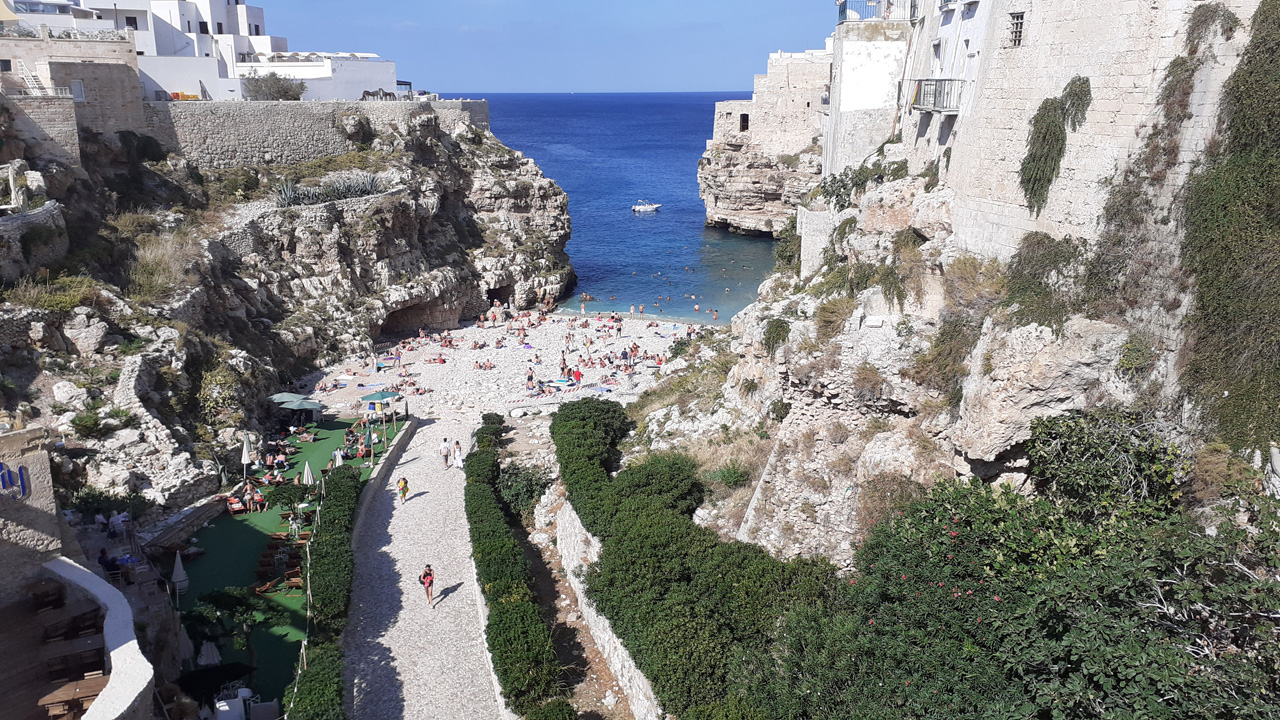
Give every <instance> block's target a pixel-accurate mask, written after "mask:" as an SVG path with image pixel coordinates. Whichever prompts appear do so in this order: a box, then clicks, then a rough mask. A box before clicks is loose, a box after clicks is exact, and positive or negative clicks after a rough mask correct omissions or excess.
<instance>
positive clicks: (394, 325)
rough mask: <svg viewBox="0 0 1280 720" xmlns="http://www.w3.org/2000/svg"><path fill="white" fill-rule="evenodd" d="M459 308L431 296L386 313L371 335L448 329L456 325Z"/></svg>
mask: <svg viewBox="0 0 1280 720" xmlns="http://www.w3.org/2000/svg"><path fill="white" fill-rule="evenodd" d="M458 315H459V310H458V309H457V308H451V307H449V306H448V305H446V304H445V303H444V302H442V301H441V300H440V298H431V299H429V300H422V301H420V302H416V303H414V304H412V305H407V306H405V307H402V308H400V309H399V310H393V311H391V312H390V313H388V314H387V317H386V318H385V319H384V320H383V321H382V324H381V325H379V326H377V327H376V328H374V332H373V333H371V334H372V335H373V337H375V338H377V337H383V336H387V337H408V336H415V335H417V334H418V330H420V329H425V330H448V329H452V328H456V327H458Z"/></svg>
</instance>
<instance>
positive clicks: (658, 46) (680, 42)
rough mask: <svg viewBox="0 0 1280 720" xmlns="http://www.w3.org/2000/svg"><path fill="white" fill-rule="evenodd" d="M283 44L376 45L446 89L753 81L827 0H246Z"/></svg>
mask: <svg viewBox="0 0 1280 720" xmlns="http://www.w3.org/2000/svg"><path fill="white" fill-rule="evenodd" d="M250 3H251V4H254V5H260V6H262V7H263V8H264V10H265V12H266V25H267V31H268V32H270V33H271V34H273V35H283V36H285V37H287V38H288V39H289V49H290V50H295V51H297V50H302V51H342V52H374V53H378V54H379V55H382V56H383V57H384V58H386V59H389V60H395V61H396V65H397V67H396V70H397V73H398V74H399V76H400V79H401V80H411V81H412V82H413V86H414V89H417V90H429V91H431V92H441V93H476V94H479V93H503V92H694V91H726V90H750V89H751V82H752V76H753V75H756V74H763V73H764V71H765V62H766V59H767V57H768V55H769V53H771V52H774V51H777V50H785V51H788V52H799V51H802V50H807V49H816V48H821V47H822V46H823V41H824V39H825V38H826V37H827V36H828V35H830V34H831V32H832V31H833V30H834V29H835V24H836V6H835V3H834V2H833V0H737V1H736V2H734V1H731V0H642V1H638V2H609V1H608V0H590V1H589V0H250Z"/></svg>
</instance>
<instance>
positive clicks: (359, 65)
mask: <svg viewBox="0 0 1280 720" xmlns="http://www.w3.org/2000/svg"><path fill="white" fill-rule="evenodd" d="M3 1H5V2H10V1H11V0H3ZM16 9H18V12H16V17H17V18H18V19H19V20H20V21H22V22H23V23H25V24H27V26H28V27H31V28H36V27H38V26H39V25H41V24H44V25H48V26H49V27H50V28H53V30H54V32H55V34H57V33H61V32H64V31H78V32H81V33H89V32H99V31H107V32H113V31H124V30H130V31H132V33H133V42H134V50H135V52H136V53H137V56H138V67H139V69H140V71H141V74H142V83H143V90H144V92H145V95H146V97H147V99H150V100H169V99H184V100H185V99H192V100H195V99H199V100H240V99H243V98H244V91H243V80H244V79H245V78H248V77H253V76H255V75H266V74H267V73H271V72H274V73H276V74H278V75H282V76H284V77H288V78H294V79H298V80H303V81H305V82H306V83H307V91H306V93H305V95H304V96H303V99H304V100H358V99H359V98H360V97H361V94H362V93H363V92H364V91H366V90H379V89H383V90H386V91H387V92H393V93H394V92H396V85H397V84H396V65H395V63H394V62H389V61H385V60H383V59H382V58H380V57H379V56H377V55H375V54H373V53H351V52H290V51H289V41H288V39H287V38H284V37H281V36H279V35H271V34H269V33H268V31H267V21H266V16H265V13H264V12H263V10H262V8H260V7H257V6H254V5H246V4H245V2H244V0H56V1H55V0H40V1H37V0H29V1H22V0H19V2H18V3H17V6H16ZM23 10H25V12H24V11H23Z"/></svg>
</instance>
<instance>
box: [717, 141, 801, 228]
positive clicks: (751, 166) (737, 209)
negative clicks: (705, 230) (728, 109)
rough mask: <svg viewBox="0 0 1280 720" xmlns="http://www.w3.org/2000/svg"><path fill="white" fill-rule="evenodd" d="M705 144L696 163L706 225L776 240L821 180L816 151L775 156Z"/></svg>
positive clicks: (745, 148)
mask: <svg viewBox="0 0 1280 720" xmlns="http://www.w3.org/2000/svg"><path fill="white" fill-rule="evenodd" d="M710 145H711V147H709V148H708V149H707V151H706V153H704V154H703V156H702V159H701V160H699V161H698V187H699V192H700V194H701V195H702V201H703V202H704V203H705V204H706V206H707V224H708V225H714V226H718V227H724V228H728V229H729V230H732V231H734V232H741V233H748V234H762V235H774V236H777V234H778V233H780V232H782V230H783V229H784V228H786V226H787V223H788V222H789V221H790V220H791V218H792V217H793V216H794V215H795V209H796V207H798V206H799V205H801V204H803V203H804V201H805V198H806V197H808V195H809V193H810V192H812V191H813V189H814V188H816V187H817V186H818V183H819V182H820V181H821V180H822V155H821V154H820V152H801V153H799V154H797V155H788V156H781V157H780V156H777V155H771V154H768V153H765V152H762V151H760V150H759V149H758V148H756V147H755V146H752V145H737V144H734V143H729V142H723V143H717V142H714V141H713V142H712V143H710Z"/></svg>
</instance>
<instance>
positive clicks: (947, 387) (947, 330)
mask: <svg viewBox="0 0 1280 720" xmlns="http://www.w3.org/2000/svg"><path fill="white" fill-rule="evenodd" d="M981 333H982V328H981V327H980V326H979V325H978V324H977V323H975V322H974V321H973V320H972V319H971V318H970V317H969V316H967V315H962V314H957V313H952V314H948V315H946V316H945V317H943V319H942V327H940V328H938V332H937V334H936V335H934V336H933V340H932V341H931V342H930V343H929V350H928V351H927V352H924V353H920V354H919V355H916V356H915V358H914V360H912V364H911V367H910V368H909V369H908V370H907V371H906V372H904V373H903V374H904V375H906V376H907V377H908V378H910V379H911V380H912V381H913V382H916V383H918V384H920V385H922V386H924V387H926V388H929V389H930V390H937V391H938V392H940V393H942V394H943V395H944V396H945V397H946V399H947V405H948V406H949V407H958V406H959V405H960V401H961V400H962V399H964V391H963V389H962V387H961V383H962V382H964V378H965V376H967V375H968V374H969V366H968V365H966V364H965V361H966V360H968V358H969V353H971V352H973V348H974V346H976V345H977V344H978V338H979V336H980V335H981Z"/></svg>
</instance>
